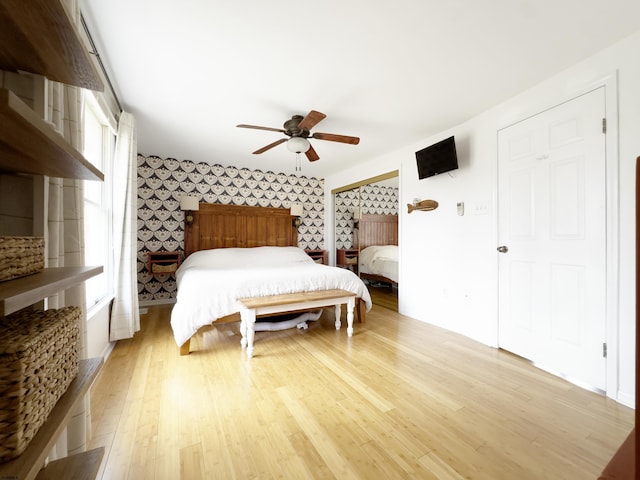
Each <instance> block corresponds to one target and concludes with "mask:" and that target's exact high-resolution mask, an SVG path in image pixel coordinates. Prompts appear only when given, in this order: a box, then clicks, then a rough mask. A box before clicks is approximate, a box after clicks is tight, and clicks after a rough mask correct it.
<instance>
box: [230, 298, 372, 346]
mask: <svg viewBox="0 0 640 480" xmlns="http://www.w3.org/2000/svg"><path fill="white" fill-rule="evenodd" d="M238 303H239V304H240V333H241V334H242V340H241V342H240V343H241V345H242V347H243V348H246V349H247V355H248V356H249V358H251V357H252V356H253V339H254V335H255V324H256V317H257V316H258V315H272V314H276V313H284V312H293V311H296V310H308V309H312V308H320V307H327V306H331V305H334V306H335V315H336V322H335V326H336V330H340V325H341V323H340V315H341V311H342V305H343V304H346V305H347V335H348V336H349V337H351V336H352V335H353V310H354V308H355V305H356V294H355V293H353V292H348V291H346V290H319V291H315V292H298V293H287V294H282V295H269V296H265V297H253V298H241V299H239V300H238ZM363 312H364V307H361V305H360V304H359V305H358V316H359V320H360V321H361V322H362V321H363V317H362V316H361V315H363Z"/></svg>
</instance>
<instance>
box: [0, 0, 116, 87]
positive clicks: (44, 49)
mask: <svg viewBox="0 0 640 480" xmlns="http://www.w3.org/2000/svg"><path fill="white" fill-rule="evenodd" d="M0 69H3V70H11V71H25V72H30V73H35V74H39V75H44V76H45V77H47V78H49V79H51V80H55V81H57V82H62V83H66V84H68V85H75V86H77V87H84V88H88V89H90V90H99V91H103V90H104V85H103V83H102V81H101V80H100V77H99V75H98V73H97V71H96V68H95V66H94V64H93V62H92V60H91V59H90V57H89V54H88V52H87V49H86V48H85V47H84V45H83V43H82V40H81V39H80V36H79V35H78V32H77V30H76V28H75V26H74V25H73V23H72V22H71V20H70V19H69V15H68V14H67V11H66V10H65V8H64V6H63V5H62V3H61V2H60V1H59V0H29V1H28V2H25V1H24V0H7V1H2V2H0Z"/></svg>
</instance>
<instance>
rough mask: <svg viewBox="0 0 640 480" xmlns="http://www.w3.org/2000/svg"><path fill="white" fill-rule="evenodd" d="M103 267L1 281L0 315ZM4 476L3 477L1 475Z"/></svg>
mask: <svg viewBox="0 0 640 480" xmlns="http://www.w3.org/2000/svg"><path fill="white" fill-rule="evenodd" d="M102 270H103V268H102V267H55V268H45V269H44V270H42V271H41V272H38V273H34V274H33V275H27V276H26V277H20V278H16V279H14V280H9V281H7V282H1V283H0V316H5V315H9V314H10V313H13V312H16V311H18V310H20V309H21V308H25V307H28V306H29V305H33V304H34V303H36V302H39V301H40V300H42V299H43V298H47V297H49V296H51V295H53V294H55V293H58V292H61V291H63V290H66V289H67V288H69V287H72V286H74V285H76V284H78V283H80V282H83V281H85V280H88V279H89V278H91V277H93V276H95V275H99V274H100V273H102ZM0 478H2V477H0Z"/></svg>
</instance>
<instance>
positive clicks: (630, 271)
mask: <svg viewBox="0 0 640 480" xmlns="http://www.w3.org/2000/svg"><path fill="white" fill-rule="evenodd" d="M639 51H640V32H637V33H636V34H634V35H633V36H631V37H628V38H627V39H625V40H624V41H622V42H620V43H618V44H615V45H613V46H611V47H609V48H608V49H606V50H604V51H602V52H600V53H599V54H597V55H594V56H592V57H590V58H588V59H586V60H584V61H583V62H581V63H579V64H577V65H575V66H573V67H571V68H569V69H567V70H565V71H563V72H561V73H559V74H558V75H556V76H554V77H552V78H549V79H548V80H546V81H544V82H543V83H541V84H539V85H537V86H535V87H533V88H531V89H529V90H527V91H525V92H523V93H522V94H520V95H518V96H517V97H515V98H512V99H510V100H509V101H507V102H504V103H502V104H500V105H497V106H496V107H494V108H492V109H490V110H488V111H486V112H484V113H482V114H481V115H478V116H477V117H474V118H472V119H470V120H469V121H467V122H465V123H463V124H461V125H458V126H456V127H454V128H452V129H450V130H447V131H445V132H439V133H438V134H437V135H433V136H432V137H429V138H425V139H424V140H422V141H420V142H419V143H416V144H413V145H408V146H406V147H405V148H402V149H399V150H396V151H394V152H392V153H390V154H386V155H384V156H381V157H379V158H376V159H373V160H371V161H370V162H368V163H367V164H365V165H359V166H358V167H355V168H352V169H350V170H347V171H345V172H341V173H340V174H339V175H334V176H331V177H327V178H326V179H325V189H326V190H325V191H326V193H327V194H326V195H325V202H326V210H325V214H326V217H325V227H326V228H327V232H331V231H332V228H333V207H332V205H331V201H332V199H331V195H330V191H331V190H332V189H334V188H337V187H339V186H342V185H346V184H349V183H352V182H354V181H357V180H360V179H362V178H367V177H371V176H374V175H377V174H380V173H384V172H386V171H390V170H394V169H397V168H399V169H400V204H401V208H400V217H399V222H400V252H401V259H400V262H401V264H400V288H399V310H400V313H402V314H404V315H408V316H410V317H413V318H416V319H419V320H422V321H425V322H429V323H432V324H435V325H439V326H442V327H444V328H447V329H450V330H453V331H456V332H459V333H462V334H464V335H466V336H469V337H471V338H474V339H476V340H478V341H480V342H482V343H485V344H488V345H493V346H495V345H496V344H497V326H498V325H497V295H498V293H497V281H498V276H497V252H496V247H497V240H498V239H497V223H496V192H497V170H496V166H497V131H498V130H499V129H500V128H502V127H504V126H507V125H509V124H511V123H513V122H515V121H518V120H521V119H523V118H526V117H528V116H530V115H532V114H535V113H537V112H539V111H541V110H544V109H546V108H549V107H551V106H553V105H556V104H558V103H559V102H562V101H565V100H568V99H570V98H572V97H574V96H575V95H576V94H580V93H583V92H584V91H585V90H587V89H589V88H592V87H594V86H595V85H598V84H602V82H603V79H605V78H606V77H609V79H611V78H612V77H611V76H612V75H613V76H614V77H613V78H614V80H613V82H611V80H609V84H608V87H607V90H608V94H610V92H611V91H612V90H615V86H616V85H615V84H616V80H615V78H616V75H617V92H618V113H619V115H618V119H616V118H609V119H608V121H609V122H610V124H612V125H614V126H615V124H616V123H617V124H618V125H617V129H618V137H619V141H618V143H617V145H614V146H613V148H612V149H611V150H609V149H610V148H611V145H608V152H614V153H615V152H616V148H615V147H616V146H617V147H618V148H617V151H618V165H617V167H618V169H619V191H616V189H615V186H616V181H615V179H613V180H612V179H608V180H607V183H608V189H609V192H610V193H613V196H610V197H609V207H608V211H609V212H610V213H611V212H612V213H611V215H610V220H612V221H613V222H614V223H613V225H614V227H615V226H616V225H618V226H619V228H618V229H617V231H614V232H613V233H614V236H617V237H618V238H619V244H618V247H619V248H618V252H619V258H620V260H619V262H617V263H616V264H615V265H614V268H613V273H614V281H615V279H616V278H619V283H618V284H617V287H618V291H619V296H618V298H617V302H616V298H613V299H612V298H611V296H610V297H609V298H610V299H611V300H612V301H611V302H610V305H609V307H608V312H609V314H610V316H611V317H612V318H610V319H608V338H607V341H608V344H609V362H608V364H609V367H608V370H607V374H608V378H607V390H608V392H607V393H608V395H609V396H612V397H614V398H616V399H617V400H619V401H621V402H623V403H625V404H628V405H633V404H634V402H635V395H634V389H635V371H634V365H635V360H634V359H635V342H634V339H635V230H634V228H635V207H634V205H635V159H636V157H637V156H638V155H640V88H639V87H638V85H640V62H639V61H638V53H637V52H639ZM612 84H613V87H614V88H610V87H611V85H612ZM614 100H615V99H614ZM460 101H464V95H461V98H460ZM608 102H609V105H608V106H607V110H608V111H610V109H611V103H612V102H611V99H610V98H608ZM432 114H433V113H432ZM616 120H617V122H616ZM449 135H455V136H456V142H457V147H458V155H459V160H460V168H459V170H457V171H455V172H452V174H451V175H450V176H449V175H447V174H444V175H440V176H438V177H434V178H430V179H425V180H422V181H419V180H418V176H417V168H416V165H415V156H414V152H415V151H416V150H418V149H420V148H423V147H425V146H427V145H429V144H431V143H434V142H435V141H438V140H441V139H442V138H445V137H446V136H449ZM612 139H613V140H615V135H609V136H608V141H611V140H612ZM613 160H614V163H615V160H616V159H615V158H614V159H613ZM414 198H419V199H420V200H423V199H433V200H437V201H438V202H439V203H440V206H439V208H438V209H437V210H434V211H432V212H413V213H411V214H408V213H407V208H406V204H407V203H411V202H412V201H413V199H414ZM618 198H619V206H618V204H617V202H618ZM461 201H462V202H464V203H465V215H464V216H458V215H457V213H456V203H457V202H461ZM476 213H480V214H476ZM325 236H326V238H327V240H330V238H331V235H329V234H327V235H325ZM327 249H329V250H330V251H331V250H332V248H331V244H330V242H329V241H328V242H327ZM612 251H613V252H615V248H613V250H612ZM618 268H619V269H618Z"/></svg>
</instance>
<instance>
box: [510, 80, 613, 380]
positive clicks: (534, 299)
mask: <svg viewBox="0 0 640 480" xmlns="http://www.w3.org/2000/svg"><path fill="white" fill-rule="evenodd" d="M604 94H605V92H604V87H602V88H599V89H597V90H594V91H592V92H590V93H588V94H585V95H582V96H580V97H578V98H575V99H573V100H571V101H569V102H566V103H563V104H561V105H559V106H557V107H555V108H553V109H550V110H547V111H545V112H542V113H540V114H538V115H536V116H534V117H532V118H529V119H527V120H524V121H522V122H519V123H517V124H515V125H512V126H510V127H508V128H505V129H503V130H501V131H499V132H498V177H499V178H498V209H499V218H498V222H499V229H498V237H499V245H500V247H499V251H501V253H499V256H498V262H499V286H498V287H499V288H498V295H499V312H498V313H499V321H498V325H499V334H498V341H499V346H500V347H501V348H504V349H506V350H509V351H511V352H513V353H516V354H518V355H521V356H523V357H525V358H528V359H530V360H531V361H533V362H534V363H536V364H537V365H539V366H540V367H542V368H545V369H549V370H551V371H555V372H557V373H560V374H563V375H566V376H567V377H569V378H570V379H572V380H574V381H578V382H583V383H585V384H587V385H590V386H593V387H597V388H600V389H604V388H605V380H606V378H605V367H606V365H605V358H604V357H603V343H604V342H605V334H606V331H605V325H606V321H605V308H606V303H605V299H606V291H605V285H606V283H605V280H606V278H605V262H606V251H605V248H606V243H605V240H606V236H605V235H606V231H605V226H606V212H605V193H606V192H605V180H606V179H605V137H606V135H605V134H604V133H603V128H602V123H603V118H604V114H605V109H604V108H605V103H604V99H605V96H604Z"/></svg>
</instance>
